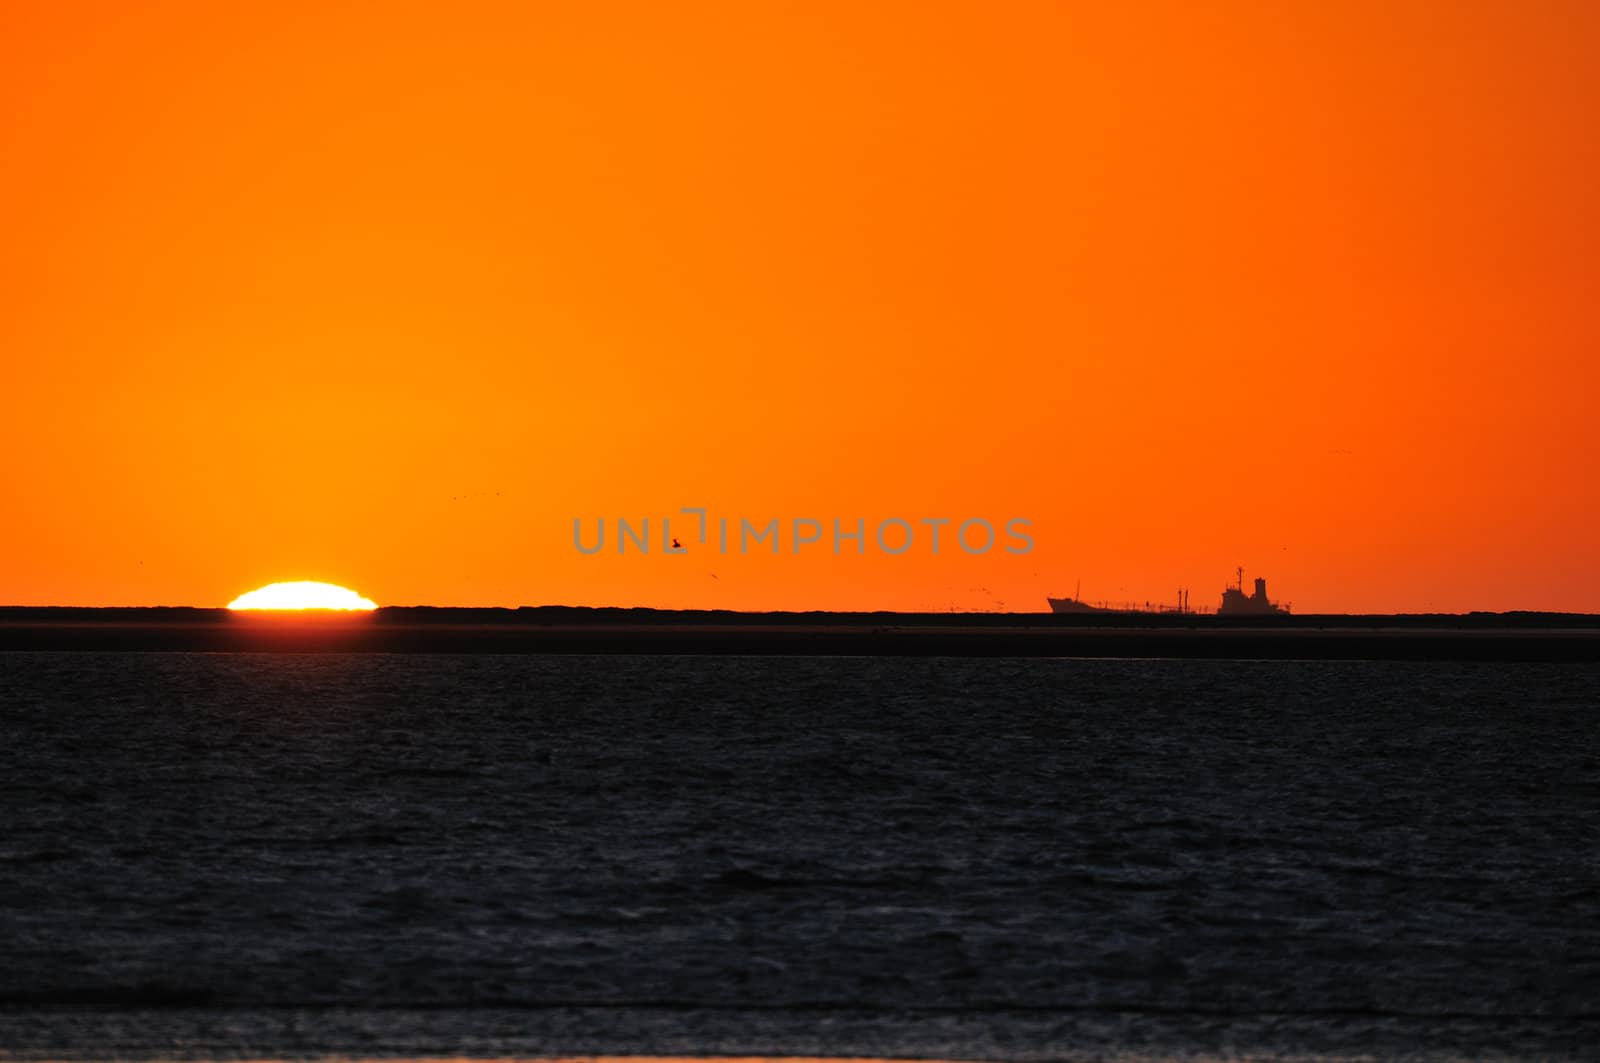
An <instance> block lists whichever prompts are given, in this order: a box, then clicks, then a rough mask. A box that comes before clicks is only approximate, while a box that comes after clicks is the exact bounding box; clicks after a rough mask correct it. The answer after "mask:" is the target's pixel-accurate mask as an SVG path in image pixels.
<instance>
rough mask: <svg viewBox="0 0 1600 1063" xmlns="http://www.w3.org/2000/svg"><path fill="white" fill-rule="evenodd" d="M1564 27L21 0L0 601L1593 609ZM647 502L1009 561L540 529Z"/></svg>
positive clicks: (1074, 11)
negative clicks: (320, 599) (1019, 535)
mask: <svg viewBox="0 0 1600 1063" xmlns="http://www.w3.org/2000/svg"><path fill="white" fill-rule="evenodd" d="M1596 56H1600V4H1596V3H1590V2H1581V0H1574V2H1567V3H1563V2H1557V0H1546V2H1539V3H1526V2H1511V0H1507V2H1492V3H1491V2H1471V0H1448V2H1443V0H1441V2H1425V0H1410V2H1404V3H1394V2H1381V3H1380V2H1372V3H1365V2H1356V0H1351V2H1340V3H1327V4H1284V3H1268V2H1261V3H1245V2H1238V3H1225V4H1215V5H1213V4H1194V3H1181V2H1175V3H1116V4H1102V3H1081V4H1057V3H1052V4H1038V5H1032V4H1006V5H995V4H977V3H972V4H928V3H919V4H887V3H885V4H877V3H874V4H855V3H851V4H845V3H840V4H811V3H807V4H768V3H738V4H735V3H730V4H725V5H701V4H687V5H676V4H659V3H641V4H636V5H635V4H618V5H609V4H598V3H596V4H573V5H545V4H511V3H507V4H484V3H473V2H461V3H450V4H437V3H431V4H407V3H400V2H392V3H382V4H377V3H374V4H329V3H314V4H313V3H292V2H291V3H272V4H259V5H246V4H215V3H194V4H187V3H163V2H153V3H138V4H134V3H115V4H110V3H108V4H93V3H81V4H60V3H44V2H33V0H13V2H9V3H7V4H5V5H4V6H3V7H0V159H3V162H4V165H3V166H0V233H3V234H4V238H3V241H0V349H3V351H4V355H3V361H0V373H3V376H0V447H3V450H4V454H5V463H4V470H3V472H0V511H3V513H4V515H5V518H6V519H5V520H4V522H3V524H0V604H72V605H142V604H177V605H183V604H193V605H221V604H223V603H225V602H227V601H229V600H230V599H232V598H233V597H234V596H236V595H238V594H239V593H241V592H243V591H245V590H248V589H250V588H252V587H257V586H260V585H262V584H265V583H269V582H272V581H275V580H299V579H307V580H327V581H330V582H333V583H338V584H341V585H343V586H347V587H352V588H355V589H356V590H357V591H359V592H360V593H361V594H363V595H366V596H367V597H369V598H372V599H375V600H376V601H378V602H379V603H380V604H422V603H427V604H437V605H518V604H541V603H566V604H577V605H581V604H589V605H653V606H664V607H675V606H683V607H727V608H739V609H767V608H773V609H802V608H828V609H866V608H888V609H944V608H949V607H952V606H955V607H961V608H974V609H992V608H1001V607H1004V608H1007V609H1020V610H1037V609H1042V608H1044V596H1045V595H1046V594H1047V593H1048V594H1057V595H1059V594H1062V593H1071V591H1072V589H1073V587H1074V585H1075V584H1076V583H1077V581H1079V580H1081V581H1082V586H1083V594H1084V597H1086V598H1111V599H1119V600H1136V601H1144V600H1147V599H1148V600H1152V601H1154V600H1162V601H1169V602H1170V601H1171V600H1172V599H1173V597H1174V594H1175V590H1176V588H1177V587H1179V586H1186V587H1189V588H1191V589H1192V593H1193V601H1194V602H1195V604H1196V605H1208V606H1211V605H1215V602H1216V598H1217V596H1218V595H1219V593H1220V591H1221V589H1222V586H1223V584H1224V582H1226V581H1227V580H1229V579H1231V577H1232V574H1233V569H1234V566H1235V565H1236V564H1242V565H1244V566H1245V569H1246V575H1247V577H1249V576H1253V575H1264V576H1267V577H1268V578H1269V580H1270V581H1271V590H1272V593H1273V596H1274V597H1276V598H1283V599H1288V600H1291V601H1292V602H1293V603H1294V607H1295V611H1296V612H1313V611H1419V610H1452V611H1454V610H1465V609H1518V608H1526V609H1563V610H1585V611H1594V610H1600V565H1597V564H1596V561H1595V559H1596V557H1597V556H1600V549H1597V536H1596V532H1595V528H1596V526H1597V524H1600V488H1597V479H1596V476H1595V474H1594V470H1593V465H1594V462H1595V459H1596V455H1597V454H1600V418H1597V416H1596V414H1597V403H1600V369H1597V368H1596V353H1597V349H1600V347H1597V342H1596V341H1597V339H1600V326H1597V315H1596V309H1595V306H1596V294H1597V292H1600V255H1597V249H1600V245H1597V236H1600V195H1597V189H1600V137H1597V135H1596V130H1597V129H1600V106H1597V104H1600V62H1597V61H1596ZM682 506H705V507H707V508H708V509H709V510H711V511H712V513H713V515H719V514H720V515H725V516H730V517H735V518H737V517H748V518H750V519H752V520H755V519H758V518H760V519H765V518H767V517H779V518H783V519H785V520H787V519H790V518H794V517H815V518H817V519H819V520H824V521H829V522H831V520H832V519H834V518H836V517H839V518H847V519H849V518H855V517H857V516H860V517H864V518H866V519H867V520H868V521H869V522H872V521H875V520H877V519H881V518H883V517H889V516H899V517H903V518H905V519H908V520H913V521H914V520H916V519H918V518H922V517H941V516H942V517H950V518H955V519H958V520H959V519H961V518H965V517H971V516H981V517H985V518H988V519H990V520H991V521H993V522H995V523H996V524H997V525H998V524H1000V523H1002V522H1003V521H1005V520H1006V519H1008V518H1012V517H1023V518H1028V519H1030V520H1031V521H1032V522H1033V525H1032V533H1033V537H1034V540H1035V543H1036V546H1035V548H1034V550H1033V552H1032V553H1031V554H1028V555H1025V556H1013V555H1006V554H1003V553H1001V552H999V551H994V552H992V553H991V554H988V555H985V556H982V557H972V556H968V555H965V554H963V553H960V552H959V551H950V550H945V551H943V552H941V553H940V554H939V555H937V556H935V555H932V554H931V553H929V552H927V551H925V550H913V551H911V552H908V553H907V554H905V555H903V556H901V557H885V556H883V555H882V554H875V553H871V552H869V553H868V554H867V555H866V556H864V557H859V558H857V557H851V556H844V557H836V556H834V555H833V553H832V551H831V549H829V548H826V547H823V548H818V549H815V550H812V551H809V552H805V553H802V554H800V555H798V556H796V555H793V554H789V553H787V552H786V553H784V554H782V555H779V556H777V557H773V556H770V555H755V556H748V557H742V558H741V557H733V556H727V557H724V556H710V555H709V554H708V553H707V552H706V551H703V550H702V551H699V552H696V551H694V550H691V552H690V554H689V555H686V556H684V557H676V558H663V557H660V556H649V557H640V556H638V555H635V554H629V555H625V556H621V557H619V556H617V555H616V554H615V552H614V551H607V552H606V553H604V554H602V555H599V556H595V557H585V556H582V555H580V554H579V553H578V552H577V551H576V550H575V549H574V547H573V544H572V522H573V520H574V518H582V519H584V520H586V521H589V522H591V523H592V522H593V521H594V520H595V519H597V518H600V517H604V518H606V519H607V520H608V521H609V520H611V519H614V518H616V517H618V516H622V517H628V518H633V519H637V518H641V517H652V518H655V517H659V516H660V515H664V514H671V513H675V512H677V511H678V509H679V507H682ZM713 574H714V575H715V578H712V577H713Z"/></svg>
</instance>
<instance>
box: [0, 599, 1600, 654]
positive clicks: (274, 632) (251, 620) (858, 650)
mask: <svg viewBox="0 0 1600 1063" xmlns="http://www.w3.org/2000/svg"><path fill="white" fill-rule="evenodd" d="M0 650H99V651H107V650H143V651H190V652H260V651H267V652H347V653H350V652H387V653H647V654H649V653H664V654H673V653H678V654H682V653H701V654H844V655H884V656H974V657H1004V656H1018V657H1048V656H1060V657H1191V658H1219V659H1220V658H1251V659H1311V660H1316V659H1320V660H1484V661H1577V662H1593V661H1597V660H1600V616H1596V615H1593V614H1573V613H1531V612H1513V613H1469V614H1402V615H1320V616H1319V615H1295V616H1284V617H1270V618H1259V617H1248V618H1247V617H1238V618H1233V617H1217V616H1194V615H1175V614H1168V615H1150V614H1146V615H1094V616H1070V615H1052V614H1042V613H1041V614H1035V613H1027V614H1020V613H887V612H885V613H825V612H803V613H776V612H775V613H735V612H726V611H714V610H683V611H674V610H658V609H604V608H602V609H589V608H580V607H569V606H540V607H525V608H521V609H472V608H462V609H457V608H441V607H431V606H415V607H387V608H383V609H379V610H376V611H375V612H372V613H354V614H339V613H331V614H241V613H232V612H229V611H228V610H226V609H193V608H184V607H150V608H104V609H93V608H74V607H30V606H13V607H5V608H0Z"/></svg>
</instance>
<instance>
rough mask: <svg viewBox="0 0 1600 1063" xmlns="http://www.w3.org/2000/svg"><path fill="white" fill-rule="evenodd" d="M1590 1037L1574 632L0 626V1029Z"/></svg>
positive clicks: (617, 1043) (906, 1048) (1597, 739)
mask: <svg viewBox="0 0 1600 1063" xmlns="http://www.w3.org/2000/svg"><path fill="white" fill-rule="evenodd" d="M1597 1045H1600V668H1597V667H1595V666H1588V665H1565V666H1562V665H1550V666H1541V665H1504V664H1499V665H1460V664H1447V665H1446V664H1397V663H1386V664H1370V663H1284V662H1278V663H1252V662H1215V661H1167V660H1153V661H1099V660H965V659H950V658H935V659H873V658H751V657H738V658H731V657H730V658H718V657H688V658H686V657H632V658H630V657H614V656H608V657H534V656H423V655H415V656H386V655H309V656H297V655H205V654H90V653H76V654H17V653H12V654H0V1054H11V1055H18V1056H61V1055H66V1056H80V1057H81V1056H112V1055H120V1056H137V1055H162V1056H196V1055H200V1056H207V1055H209V1056H216V1055H300V1054H330V1053H331V1054H341V1055H352V1054H354V1055H378V1054H416V1055H423V1054H472V1055H510V1054H549V1053H557V1052H656V1053H660V1052H674V1053H729V1052H762V1053H791V1054H793V1053H805V1054H811V1053H823V1054H839V1053H852V1054H883V1055H934V1056H944V1057H990V1058H1016V1059H1035V1058H1046V1057H1054V1058H1063V1057H1066V1058H1072V1057H1093V1056H1097V1055H1103V1054H1116V1055H1124V1056H1134V1057H1151V1056H1162V1055H1171V1054H1179V1055H1192V1054H1216V1055H1233V1054H1253V1055H1260V1056H1265V1057H1269V1058H1279V1059H1281V1058H1285V1057H1291V1056H1297V1055H1329V1054H1331V1055H1364V1054H1375V1055H1381V1056H1397V1055H1409V1054H1421V1055H1435V1056H1452V1055H1456V1056H1479V1057H1481V1056H1491V1055H1513V1056H1520V1057H1551V1056H1555V1057H1580V1056H1584V1055H1586V1054H1587V1055H1590V1056H1593V1055H1594V1054H1595V1053H1596V1046H1597Z"/></svg>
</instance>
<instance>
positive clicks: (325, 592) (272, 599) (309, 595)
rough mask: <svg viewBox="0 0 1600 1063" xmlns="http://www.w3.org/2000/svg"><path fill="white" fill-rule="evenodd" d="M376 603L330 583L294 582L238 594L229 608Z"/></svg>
mask: <svg viewBox="0 0 1600 1063" xmlns="http://www.w3.org/2000/svg"><path fill="white" fill-rule="evenodd" d="M377 607H378V604H377V603H376V602H374V601H372V600H371V599H368V598H363V597H361V595H359V594H357V593H356V592H355V591H352V590H348V589H346V588H344V587H340V586H337V585H335V584H332V583H318V582H316V581H315V580H296V581H294V582H291V583H269V584H267V585H266V586H265V587H258V588H257V589H255V590H253V591H250V592H248V593H245V594H241V595H239V597H237V598H235V599H234V600H233V601H231V602H229V603H228V608H229V609H376V608H377Z"/></svg>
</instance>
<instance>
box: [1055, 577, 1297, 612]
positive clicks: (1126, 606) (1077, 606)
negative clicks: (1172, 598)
mask: <svg viewBox="0 0 1600 1063" xmlns="http://www.w3.org/2000/svg"><path fill="white" fill-rule="evenodd" d="M1237 572H1238V579H1239V582H1238V583H1237V584H1235V585H1233V586H1230V587H1225V588H1223V591H1222V603H1221V604H1220V605H1219V606H1218V607H1217V612H1216V615H1217V616H1287V615H1288V614H1289V606H1288V604H1287V603H1278V602H1274V601H1271V600H1270V599H1268V598H1267V581H1266V580H1264V579H1262V578H1261V577H1259V576H1258V577H1256V582H1255V592H1254V593H1253V594H1246V593H1245V592H1244V569H1243V568H1240V569H1238V570H1237ZM1082 590H1083V584H1082V583H1081V582H1080V583H1079V584H1078V587H1077V589H1076V590H1074V591H1073V593H1072V596H1071V597H1070V598H1051V597H1048V596H1047V597H1046V598H1045V601H1047V602H1049V603H1050V611H1051V612H1052V613H1069V614H1078V615H1082V614H1086V613H1089V614H1093V613H1103V614H1116V615H1119V616H1122V615H1127V614H1130V613H1131V614H1138V613H1179V614H1189V613H1198V612H1201V611H1202V610H1198V609H1193V608H1191V607H1190V605H1189V592H1188V591H1186V590H1183V589H1179V591H1178V604H1177V605H1162V604H1160V603H1157V604H1154V605H1152V604H1151V603H1149V602H1145V603H1144V604H1143V605H1142V606H1141V605H1140V604H1138V603H1137V602H1124V603H1120V604H1114V603H1111V602H1093V603H1091V602H1086V601H1084V600H1083V598H1082Z"/></svg>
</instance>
